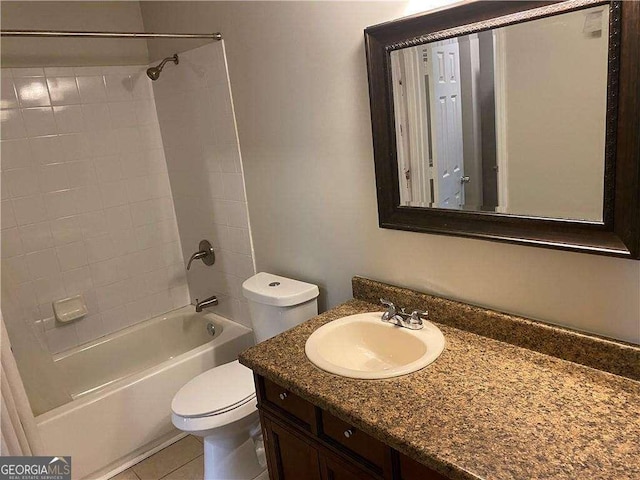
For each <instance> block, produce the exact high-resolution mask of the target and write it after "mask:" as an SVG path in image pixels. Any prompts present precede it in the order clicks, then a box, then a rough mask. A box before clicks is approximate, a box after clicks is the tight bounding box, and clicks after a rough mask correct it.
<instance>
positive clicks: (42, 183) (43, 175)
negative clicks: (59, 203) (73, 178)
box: [38, 163, 69, 193]
mask: <svg viewBox="0 0 640 480" xmlns="http://www.w3.org/2000/svg"><path fill="white" fill-rule="evenodd" d="M38 184H39V187H40V191H41V192H43V193H49V192H57V191H58V190H68V189H69V180H68V178H67V167H66V166H65V164H64V163H55V164H52V165H44V166H41V167H40V168H39V169H38Z"/></svg>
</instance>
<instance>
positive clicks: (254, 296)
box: [242, 272, 320, 307]
mask: <svg viewBox="0 0 640 480" xmlns="http://www.w3.org/2000/svg"><path fill="white" fill-rule="evenodd" d="M242 293H243V294H244V296H245V298H247V299H248V300H252V301H254V302H257V303H262V304H264V305H273V306H275V307H290V306H293V305H300V304H301V303H304V302H308V301H309V300H313V299H314V298H316V297H317V296H318V294H319V293H320V291H319V290H318V286H317V285H313V284H311V283H305V282H301V281H299V280H292V279H291V278H286V277H280V276H278V275H273V274H271V273H266V272H260V273H257V274H256V275H254V276H253V277H251V278H248V279H247V280H245V282H244V283H243V284H242Z"/></svg>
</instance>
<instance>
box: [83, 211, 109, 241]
mask: <svg viewBox="0 0 640 480" xmlns="http://www.w3.org/2000/svg"><path fill="white" fill-rule="evenodd" d="M79 219H80V227H81V229H82V235H83V237H84V238H93V237H99V236H102V235H106V234H108V233H109V229H108V228H107V218H106V216H105V214H104V211H102V210H96V211H94V212H89V213H83V214H82V215H80V216H79Z"/></svg>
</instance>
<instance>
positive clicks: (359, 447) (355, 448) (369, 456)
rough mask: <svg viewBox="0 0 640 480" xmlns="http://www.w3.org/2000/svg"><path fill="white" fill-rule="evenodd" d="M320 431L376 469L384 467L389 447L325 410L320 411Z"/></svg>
mask: <svg viewBox="0 0 640 480" xmlns="http://www.w3.org/2000/svg"><path fill="white" fill-rule="evenodd" d="M322 432H323V436H324V437H326V438H328V439H330V440H332V441H333V442H336V443H338V444H340V445H341V446H343V447H345V448H346V449H347V450H349V451H350V452H352V453H355V454H356V455H357V456H359V457H361V458H363V459H364V460H367V461H368V462H369V463H371V464H372V465H373V466H375V467H376V468H377V469H379V470H383V469H384V463H385V457H386V455H387V452H388V449H389V447H387V446H386V445H385V444H384V443H382V442H380V441H379V440H376V439H375V438H373V437H372V436H370V435H367V434H366V433H364V432H362V431H360V430H358V429H357V428H355V427H354V426H352V425H349V424H348V423H347V422H343V421H342V420H340V419H339V418H337V417H334V416H333V415H331V414H330V413H327V412H325V411H323V412H322Z"/></svg>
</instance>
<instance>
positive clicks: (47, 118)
mask: <svg viewBox="0 0 640 480" xmlns="http://www.w3.org/2000/svg"><path fill="white" fill-rule="evenodd" d="M22 118H23V120H24V126H25V128H26V130H27V134H28V135H29V136H30V137H39V136H43V135H54V134H56V133H58V132H57V128H56V121H55V118H54V116H53V109H52V108H51V107H35V108H24V109H22Z"/></svg>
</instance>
